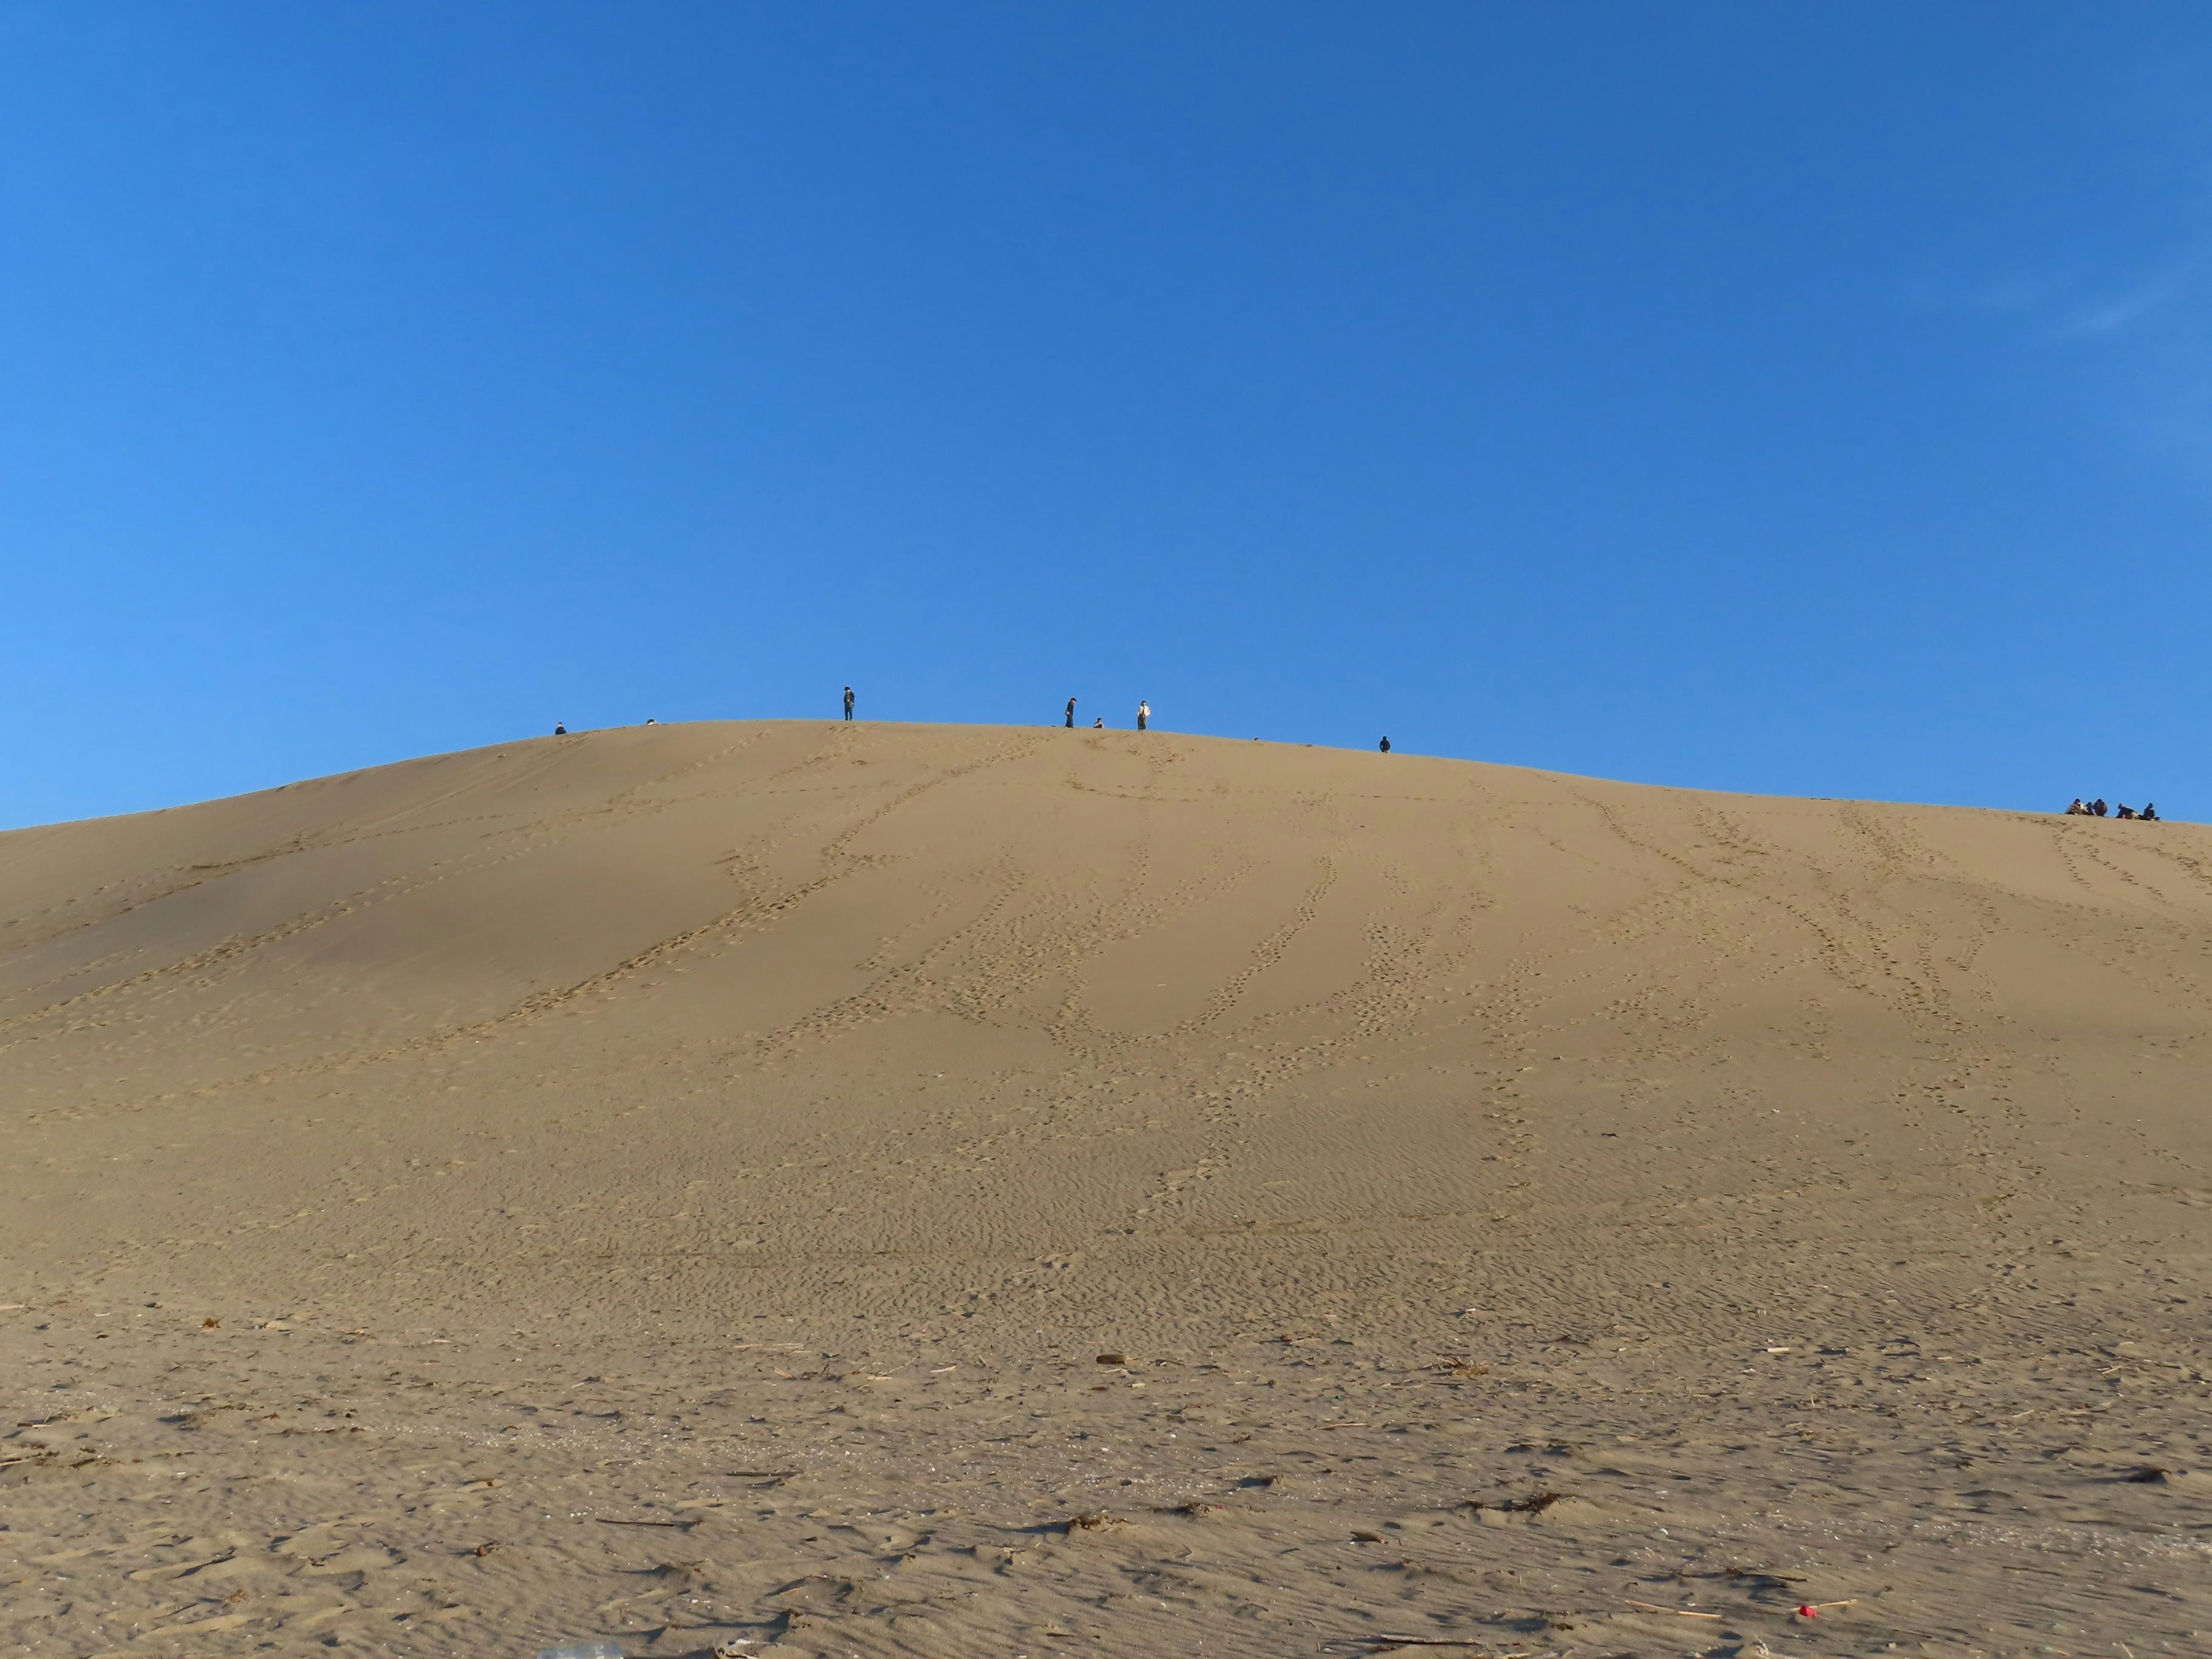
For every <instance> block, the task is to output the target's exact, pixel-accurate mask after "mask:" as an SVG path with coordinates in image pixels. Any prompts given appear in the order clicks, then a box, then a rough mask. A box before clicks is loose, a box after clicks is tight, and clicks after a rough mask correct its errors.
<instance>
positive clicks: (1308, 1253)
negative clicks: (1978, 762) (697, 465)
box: [0, 723, 2212, 1659]
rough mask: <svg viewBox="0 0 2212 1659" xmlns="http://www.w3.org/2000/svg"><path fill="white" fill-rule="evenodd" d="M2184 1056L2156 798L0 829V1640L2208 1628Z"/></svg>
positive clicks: (1085, 747)
mask: <svg viewBox="0 0 2212 1659" xmlns="http://www.w3.org/2000/svg"><path fill="white" fill-rule="evenodd" d="M2208 1030H2212V830H2208V829H2203V828H2200V827H2197V826H2193V825H2186V824H2172V823H2168V824H2137V823H2113V822H2104V821H2084V820H2078V819H2067V818H2063V817H2033V816H2028V815H2022V814H2016V813H2005V812H1984V811H1954V810H1944V809H1936V808H1922V807H1905V806H1879V805H1863V804H1858V803H1852V802H1844V801H1798V800H1776V799H1754V798H1748V797H1740V796H1723V795H1711V794H1701V793H1694V792H1690V791H1679V790H1660V789H1650V788H1640V787H1630V786H1626V785H1619V784H1610V783H1603V782H1595V781H1588V780H1583V779H1576V778H1567V777H1559V776H1554V775H1547V774H1542V773H1533V772H1526V771H1519V770H1513V769H1504V768H1498V767H1488V766H1477V765H1469V764H1464V763H1448V762H1439V761H1429V760H1423V759H1419V758H1417V757H1408V756H1403V755H1398V756H1389V757H1383V756H1376V755H1367V754H1348V753H1342V752H1338V751H1332V750H1316V749H1306V748H1300V747H1285V746H1280V745H1271V744H1256V743H1236V742H1229V741H1220V740H1201V739H1193V738H1183V737H1178V736H1175V735H1173V734H1170V733H1164V732H1152V733H1147V734H1144V735H1143V736H1141V737H1140V736H1139V735H1137V734H1134V733H1100V732H1080V731H1079V732H1066V731H1060V730H1052V729H1045V730H1034V731H1032V730H1011V729H1004V728H992V727H930V726H876V725H860V726H822V725H817V724H795V723H768V724H759V725H748V724H730V725H701V726H663V727H654V728H650V729H643V730H629V731H617V732H598V733H592V734H587V735H580V736H575V737H571V738H565V739H540V740H536V741H532V742H526V743H518V744H509V745H506V746H504V747H501V748H497V749H492V750H479V751H477V752H474V753H469V754H461V755H452V756H444V757H437V758H435V759H429V760H423V761H417V762H411V763H407V764H404V765H400V766H393V767H387V768H383V769H378V770H375V771H372V772H366V773H360V774H355V775H349V776H344V777H337V778H328V779H323V780H319V781H314V782H311V783H305V784H300V785H295V786H293V787H289V788H286V789H282V790H276V791H273V792H270V793H265V794H261V795H255V796H251V797H247V798H244V799H237V800H228V801H218V802H214V803H211V804H209V805H201V806H195V807H191V808H185V809H182V810H179V811H170V812H161V813H155V814H149V815H145V816H142V817H130V818H121V819H114V820H108V821H103V822H98V823H80V824H65V825H58V826H54V827H52V828H47V829H32V830H24V831H20V832H16V833H14V834H11V835H8V836H0V1110H4V1113H5V1120H4V1121H5V1124H6V1128H7V1146H8V1149H9V1157H8V1170H9V1181H8V1182H7V1183H6V1186H5V1188H4V1193H3V1194H0V1253H3V1254H0V1260H4V1279H0V1299H4V1300H5V1301H6V1302H8V1303H10V1304H21V1305H20V1306H16V1307H14V1308H12V1309H9V1310H5V1311H0V1356H4V1360H5V1370H4V1379H5V1383H6V1386H7V1388H8V1389H9V1401H8V1402H7V1403H8V1404H9V1406H11V1407H13V1409H12V1410H11V1411H10V1412H9V1416H8V1421H9V1423H11V1424H15V1425H17V1426H15V1427H13V1428H11V1429H9V1430H7V1431H6V1437H5V1438H4V1439H0V1489H4V1506H3V1507H0V1519H4V1522H5V1524H6V1528H7V1529H6V1530H5V1531H4V1532H0V1584H4V1585H5V1589H4V1594H0V1638H5V1639H6V1640H7V1641H8V1642H9V1643H10V1644H20V1646H21V1650H25V1651H29V1652H33V1653H41V1654H56V1655H59V1654H69V1655H86V1654H92V1653H99V1652H112V1653H118V1654H120V1653H131V1654H142V1653H160V1652H171V1651H174V1652H179V1653H187V1652H189V1653H203V1652H204V1653H218V1652H220V1653H229V1652H246V1651H256V1652H259V1651H268V1652H275V1653H280V1654H289V1653H305V1652H308V1651H310V1650H314V1651H320V1650H324V1649H325V1648H326V1647H335V1648H337V1649H340V1650H348V1649H352V1650H362V1651H369V1652H380V1653H395V1654H397V1653H404V1654H425V1655H431V1654H455V1655H459V1654H471V1655H477V1654H487V1655H489V1654H507V1653H519V1654H528V1653H529V1652H531V1651H532V1650H534V1648H535V1647H536V1646H537V1645H538V1644H539V1643H540V1642H541V1641H551V1640H553V1639H555V1638H560V1637H562V1636H568V1637H586V1636H605V1637H618V1638H620V1639H622V1640H623V1643H624V1644H625V1646H626V1650H627V1651H629V1652H630V1653H632V1654H651V1655H674V1654H703V1653H705V1652H706V1651H707V1650H708V1648H709V1647H710V1646H711V1645H712V1644H714V1643H715V1642H716V1641H724V1640H727V1641H740V1640H741V1641H742V1642H743V1643H744V1646H742V1647H740V1648H738V1649H737V1650H738V1651H743V1652H747V1653H760V1652H769V1653H774V1654H785V1655H789V1654H803V1655H819V1656H833V1655H834V1656H844V1655H848V1654H849V1655H866V1656H871V1659H872V1656H880V1655H888V1654H894V1653H913V1654H921V1655H933V1656H947V1659H950V1656H956V1655H957V1656H968V1655H977V1656H986V1655H987V1656H999V1655H1004V1656H1015V1655H1029V1656H1034V1659H1042V1656H1044V1655H1047V1654H1058V1653H1067V1654H1084V1655H1101V1656H1105V1655H1136V1654H1151V1653H1179V1654H1180V1653H1206V1654H1218V1655H1225V1656H1226V1655H1250V1656H1275V1655H1291V1654H1322V1653H1341V1654H1350V1653H1358V1652H1365V1651H1377V1650H1382V1649H1383V1646H1384V1645H1385V1644H1384V1643H1383V1638H1387V1637H1389V1636H1393V1635H1407V1636H1420V1637H1423V1638H1426V1639H1429V1640H1431V1641H1439V1642H1441V1641H1451V1640H1457V1641H1460V1642H1463V1643H1465V1644H1467V1645H1463V1646H1459V1647H1455V1648H1446V1649H1440V1650H1439V1651H1447V1652H1460V1653H1474V1654H1484V1653H1486V1654H1492V1655H1498V1654H1514V1653H1522V1654H1530V1655H1534V1654H1542V1653H1560V1654H1577V1655H1589V1656H1597V1655H1615V1654H1623V1653H1636V1654H1643V1655H1659V1654H1676V1653H1692V1652H1714V1653H1730V1652H1738V1651H1741V1652H1742V1653H1744V1654H1747V1655H1755V1654H1757V1653H1759V1650H1760V1647H1761V1644H1764V1645H1765V1647H1766V1648H1767V1649H1769V1650H1771V1651H1772V1652H1775V1653H1784V1652H1802V1653H1808V1654H1816V1653H1854V1654H1856V1653H1877V1652H1887V1651H1888V1650H1890V1648H1891V1646H1892V1644H1894V1646H1895V1648H1896V1649H1897V1650H1899V1651H1902V1652H1908V1653H1917V1652H1923V1651H1926V1652H1933V1653H1960V1654H1963V1653H1968V1652H1978V1653H1984V1654H2012V1653H2022V1654H2027V1653H2036V1654H2042V1653H2052V1652H2057V1653H2062V1654H2069V1655H2070V1654H2089V1653H2096V1654H2105V1655H2110V1654H2116V1653H2118V1652H2120V1651H2121V1649H2120V1647H2119V1646H2118V1644H2122V1643H2125V1644H2128V1650H2130V1651H2132V1652H2134V1653H2136V1654H2143V1653H2150V1652H2173V1653H2200V1654H2201V1653H2205V1652H2212V1571H2208V1567H2209V1566H2212V1559H2208V1558H2209V1555H2212V1474H2203V1473H2199V1470H2200V1468H2201V1469H2212V1449H2207V1448H2206V1446H2205V1445H2204V1443H2203V1439H2204V1437H2205V1435H2206V1434H2207V1432H2208V1431H2212V1422H2208V1419H2207V1417H2206V1413H2205V1409H2204V1408H2205V1402H2206V1398H2207V1392H2208V1390H2207V1370H2206V1366H2207V1358H2206V1354H2207V1347H2208V1340H2207V1339H2208V1333H2207V1330H2206V1325H2205V1313H2206V1308H2207V1303H2206V1297H2205V1291H2206V1288H2207V1286H2206V1283H2205V1265H2206V1247H2207V1240H2208V1227H2209V1226H2212V1172H2208V1164H2212V1122H2209V1121H2208V1114H2207V1100H2206V1090H2205V1084H2206V1081H2207V1077H2208V1072H2207V1066H2206V1064H2205V1057H2204V1055H2203V1052H2202V1050H2203V1044H2204V1042H2205V1041H2206V1036H2207V1032H2208ZM217 1322H219V1323H217ZM1102 1355H1106V1356H1118V1357H1119V1358H1116V1359H1115V1360H1113V1361H1112V1362H1111V1363H1102V1362H1101V1359H1100V1358H1099V1357H1100V1356H1102ZM2150 1471H2160V1472H2162V1473H2155V1474H2147V1473H2146V1472H2150ZM2136 1476H2142V1477H2143V1478H2130V1477H2136ZM1801 1602H1844V1603H1849V1605H1844V1606H1832V1607H1827V1608H1826V1610H1825V1611H1823V1612H1822V1613H1821V1614H1820V1617H1819V1618H1818V1619H1816V1620H1809V1621H1808V1620H1804V1619H1802V1618H1800V1617H1796V1616H1795V1615H1794V1614H1793V1613H1792V1612H1791V1609H1793V1608H1794V1607H1796V1606H1798V1605H1799V1604H1800V1603H1801ZM1639 1603H1641V1604H1644V1607H1645V1608H1648V1609H1650V1610H1648V1611H1646V1610H1640V1609H1639V1607H1638V1604H1639ZM1684 1610H1695V1611H1698V1612H1703V1613H1716V1614H1718V1615H1719V1616H1718V1617H1716V1618H1687V1617H1684V1616H1682V1613H1683V1611H1684Z"/></svg>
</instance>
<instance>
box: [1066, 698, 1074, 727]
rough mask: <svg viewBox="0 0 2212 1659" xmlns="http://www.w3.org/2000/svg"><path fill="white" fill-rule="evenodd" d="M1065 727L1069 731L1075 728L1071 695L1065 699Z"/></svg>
mask: <svg viewBox="0 0 2212 1659" xmlns="http://www.w3.org/2000/svg"><path fill="white" fill-rule="evenodd" d="M1067 729H1068V730H1069V731H1071V732H1073V730H1075V699H1074V698H1073V697H1070V698H1069V699H1068V700H1067Z"/></svg>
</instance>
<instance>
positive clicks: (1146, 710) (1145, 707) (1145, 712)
mask: <svg viewBox="0 0 2212 1659" xmlns="http://www.w3.org/2000/svg"><path fill="white" fill-rule="evenodd" d="M1151 721H1152V704H1150V703H1149V702H1140V703H1139V704H1138V705H1137V730H1139V732H1141V731H1143V730H1144V729H1145V728H1146V726H1148V725H1149V724H1151Z"/></svg>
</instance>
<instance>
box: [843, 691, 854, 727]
mask: <svg viewBox="0 0 2212 1659" xmlns="http://www.w3.org/2000/svg"><path fill="white" fill-rule="evenodd" d="M845 718H846V719H847V720H850V719H852V718H853V688H852V687H851V686H849V685H848V686H847V687H846V688H845Z"/></svg>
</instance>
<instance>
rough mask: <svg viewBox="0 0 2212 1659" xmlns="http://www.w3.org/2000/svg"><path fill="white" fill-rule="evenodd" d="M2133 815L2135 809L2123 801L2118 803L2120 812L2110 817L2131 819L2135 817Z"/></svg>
mask: <svg viewBox="0 0 2212 1659" xmlns="http://www.w3.org/2000/svg"><path fill="white" fill-rule="evenodd" d="M2135 815H2136V809H2135V808H2134V807H2132V806H2130V805H2128V804H2127V802H2125V801H2122V802H2121V803H2120V810H2119V811H2117V812H2115V813H2113V814H2112V816H2113V817H2117V818H2131V817H2135Z"/></svg>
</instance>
